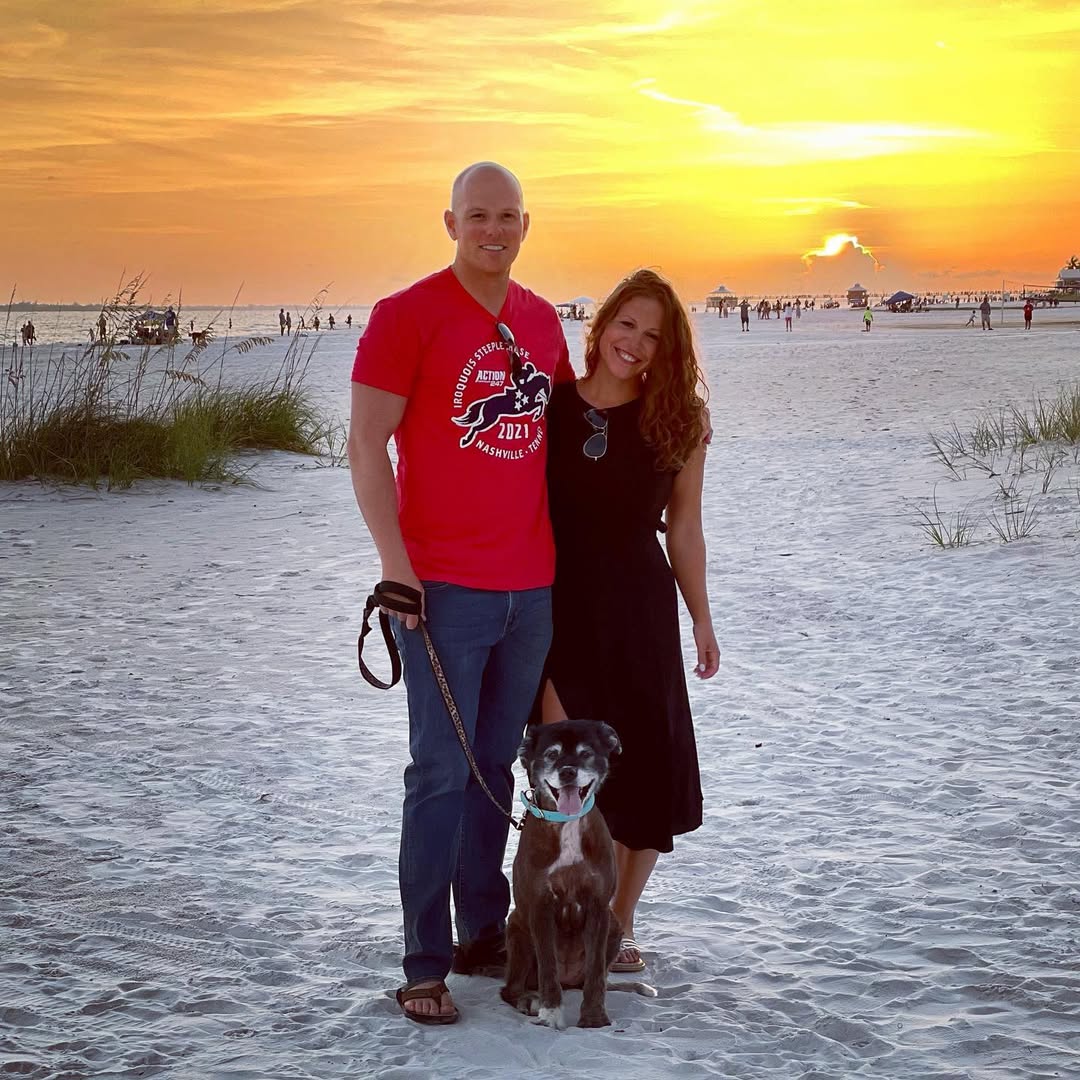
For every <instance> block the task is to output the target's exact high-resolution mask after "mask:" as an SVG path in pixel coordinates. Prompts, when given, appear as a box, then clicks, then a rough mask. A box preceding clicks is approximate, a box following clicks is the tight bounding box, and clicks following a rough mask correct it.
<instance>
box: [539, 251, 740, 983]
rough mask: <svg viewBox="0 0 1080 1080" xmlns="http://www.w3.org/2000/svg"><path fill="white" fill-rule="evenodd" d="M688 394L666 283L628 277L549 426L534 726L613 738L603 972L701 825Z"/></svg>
mask: <svg viewBox="0 0 1080 1080" xmlns="http://www.w3.org/2000/svg"><path fill="white" fill-rule="evenodd" d="M699 386H703V380H702V375H701V371H700V369H699V368H698V364H697V358H696V356H695V353H694V344H693V339H692V335H691V331H690V322H689V319H688V318H687V315H686V311H685V309H684V308H683V306H682V304H681V303H680V301H679V299H678V297H677V296H676V295H675V291H674V289H673V288H672V287H671V285H670V284H669V283H668V282H667V281H665V280H664V278H662V277H661V276H660V275H659V274H657V273H655V272H653V271H652V270H638V271H635V272H634V273H633V274H631V275H630V276H629V277H628V278H626V279H625V280H623V281H622V282H620V283H619V285H618V287H617V288H616V289H615V291H614V292H613V293H612V294H611V295H610V296H609V297H608V298H607V300H605V301H604V304H603V305H602V306H601V308H600V310H599V311H598V312H597V314H596V317H595V319H594V320H593V322H592V326H591V327H590V329H589V333H588V337H587V340H586V347H585V376H584V377H583V378H582V379H580V380H579V381H578V382H576V383H565V384H562V385H561V386H559V387H557V388H556V390H555V391H554V394H553V395H552V400H551V403H550V405H549V407H548V412H547V417H548V437H549V439H550V442H549V445H548V491H549V498H550V504H551V520H552V525H553V528H554V531H555V549H556V573H555V586H554V590H553V593H552V605H553V617H554V639H553V643H552V647H551V653H550V655H549V659H548V665H547V669H546V672H545V681H544V685H543V690H542V712H543V720H544V722H545V723H553V722H554V721H556V720H562V719H564V718H566V717H568V716H569V717H573V718H587V719H591V720H603V721H605V722H606V723H608V724H610V725H611V726H612V727H613V728H615V730H616V731H617V732H618V733H619V737H620V739H621V740H622V754H621V756H620V757H618V758H616V760H615V764H614V767H613V769H612V772H611V776H610V777H609V779H608V780H607V782H606V783H605V785H604V787H603V788H602V789H601V791H600V794H599V796H598V805H599V807H600V809H601V810H602V812H603V814H604V817H605V819H606V820H607V823H608V828H609V829H610V830H611V834H612V837H613V839H614V840H615V858H616V865H617V868H618V884H617V886H616V892H615V897H614V900H613V901H612V910H613V911H614V912H615V915H616V916H617V917H618V919H619V921H620V923H621V924H622V928H623V935H624V939H623V941H622V949H621V951H620V952H619V955H618V956H617V957H616V959H615V963H614V964H613V965H612V970H613V971H641V970H642V969H643V968H644V967H645V962H644V960H642V958H641V948H640V947H639V946H638V944H637V943H636V942H635V941H634V911H635V908H636V907H637V902H638V900H639V899H640V897H641V894H642V891H643V890H644V888H645V885H646V883H647V882H648V880H649V876H650V874H651V873H652V871H653V867H654V866H655V865H656V861H657V857H658V856H659V854H660V852H669V851H671V850H672V838H673V837H674V836H677V835H679V834H681V833H686V832H690V831H692V830H694V829H696V828H698V827H699V826H700V825H701V783H700V780H699V777H698V763H697V750H696V747H695V744H694V730H693V723H692V720H691V717H690V706H689V700H688V698H687V693H686V678H685V676H684V674H683V659H682V648H681V644H680V640H679V612H678V598H677V596H676V592H675V586H676V583H678V587H679V590H680V591H681V592H682V596H683V600H684V602H685V603H686V606H687V609H688V610H689V612H690V617H691V619H692V620H693V624H694V641H695V643H696V646H697V666H696V668H695V669H694V670H695V672H696V674H697V676H698V677H699V678H702V679H708V678H710V677H711V676H713V675H714V674H715V673H716V671H717V668H718V667H719V665H720V649H719V647H718V645H717V643H716V636H715V634H714V632H713V625H712V617H711V614H710V612H709V600H708V594H707V591H706V584H705V540H704V537H703V535H702V528H701V489H702V480H703V477H704V470H705V445H704V442H703V435H704V430H705V417H704V402H703V400H702V397H701V396H700V394H699V392H698V388H699ZM662 517H663V518H666V524H665V522H664V521H662ZM658 531H660V532H666V539H667V553H668V559H670V566H669V564H668V559H665V558H664V553H663V551H662V550H661V548H660V544H659V542H658V540H657V536H656V534H657V532H658Z"/></svg>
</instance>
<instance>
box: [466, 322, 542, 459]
mask: <svg viewBox="0 0 1080 1080" xmlns="http://www.w3.org/2000/svg"><path fill="white" fill-rule="evenodd" d="M496 352H497V353H498V356H499V359H500V360H501V366H500V368H499V369H495V370H492V369H491V368H489V367H483V368H481V367H479V364H480V361H481V360H483V359H485V357H490V356H491V354H492V353H496ZM527 357H528V353H527V352H526V351H525V350H522V363H521V371H520V373H519V375H518V376H517V378H516V379H515V378H513V377H512V376H511V374H510V364H509V358H508V357H507V350H506V346H505V345H503V344H502V343H501V342H500V343H491V344H489V345H485V346H484V347H483V348H481V349H478V350H477V351H476V352H475V353H474V354H473V355H472V356H471V357H470V358H469V362H468V363H467V364H466V365H465V367H464V368H463V369H462V371H461V375H460V376H458V380H457V383H456V385H455V386H454V408H455V409H456V410H460V411H458V413H457V415H455V416H452V417H451V420H453V422H454V423H455V424H457V425H458V427H462V428H465V434H464V435H462V436H461V440H460V442H459V444H458V445H460V446H461V447H462V449H464V448H465V447H468V446H473V445H475V446H476V448H477V449H478V450H480V451H481V452H482V453H485V454H490V455H491V456H492V457H498V458H506V459H514V458H523V457H525V456H526V455H528V454H532V453H535V452H536V451H537V450H538V449H539V448H540V444H541V443H542V442H543V439H544V435H543V428H542V427H541V425H540V421H541V419H542V418H543V415H544V410H545V409H546V408H547V403H548V401H549V400H550V399H551V377H550V376H549V375H546V374H544V372H542V371H540V370H538V368H537V367H536V365H535V364H534V363H533V362H532V361H531V360H529V359H528V358H527ZM489 363H490V360H489ZM473 385H475V386H477V387H480V386H484V385H499V386H501V389H499V390H498V391H497V392H495V393H492V394H488V395H487V396H485V397H480V398H476V399H475V400H473V401H470V402H469V404H468V405H465V396H466V391H467V390H468V388H469V387H470V386H473Z"/></svg>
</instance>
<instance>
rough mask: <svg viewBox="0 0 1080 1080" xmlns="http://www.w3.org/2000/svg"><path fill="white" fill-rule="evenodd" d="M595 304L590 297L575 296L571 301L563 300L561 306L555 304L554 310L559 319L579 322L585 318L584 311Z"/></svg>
mask: <svg viewBox="0 0 1080 1080" xmlns="http://www.w3.org/2000/svg"><path fill="white" fill-rule="evenodd" d="M595 303H596V301H595V300H593V298H592V297H591V296H575V297H574V299H573V300H564V301H563V302H562V303H561V304H556V305H555V310H556V311H557V312H558V315H559V318H560V319H577V320H578V321H581V320H583V319H584V318H585V309H586V308H587V307H593V306H594V305H595Z"/></svg>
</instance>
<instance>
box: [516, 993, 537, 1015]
mask: <svg viewBox="0 0 1080 1080" xmlns="http://www.w3.org/2000/svg"><path fill="white" fill-rule="evenodd" d="M511 1004H512V1005H513V1006H514V1008H515V1009H517V1011H518V1012H519V1013H524V1014H525V1015H526V1016H535V1015H536V1014H537V1012H538V1011H539V1009H540V999H539V997H538V996H537V995H536V994H522V995H521V996H520V997H519V998H518V999H517V1001H513V1002H511Z"/></svg>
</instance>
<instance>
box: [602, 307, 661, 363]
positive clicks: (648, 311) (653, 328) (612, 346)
mask: <svg viewBox="0 0 1080 1080" xmlns="http://www.w3.org/2000/svg"><path fill="white" fill-rule="evenodd" d="M663 321H664V308H663V305H662V304H661V303H660V301H659V300H657V299H655V298H654V297H652V296H635V297H633V298H632V299H630V300H627V301H626V302H625V303H624V304H623V305H622V306H621V307H620V308H619V310H618V311H617V312H615V317H614V318H613V319H612V320H611V322H609V323H608V324H607V326H606V327H604V332H603V333H602V334H601V335H600V346H599V350H598V351H599V353H600V365H601V366H602V367H603V368H604V369H605V370H606V371H607V373H608V374H609V375H611V376H613V377H614V378H616V379H620V380H623V379H635V378H637V377H638V376H639V375H641V374H642V373H643V372H645V371H646V370H647V369H648V367H649V365H650V364H651V363H652V362H653V359H654V358H655V356H656V350H657V347H658V346H659V344H660V338H661V335H662V333H663Z"/></svg>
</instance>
